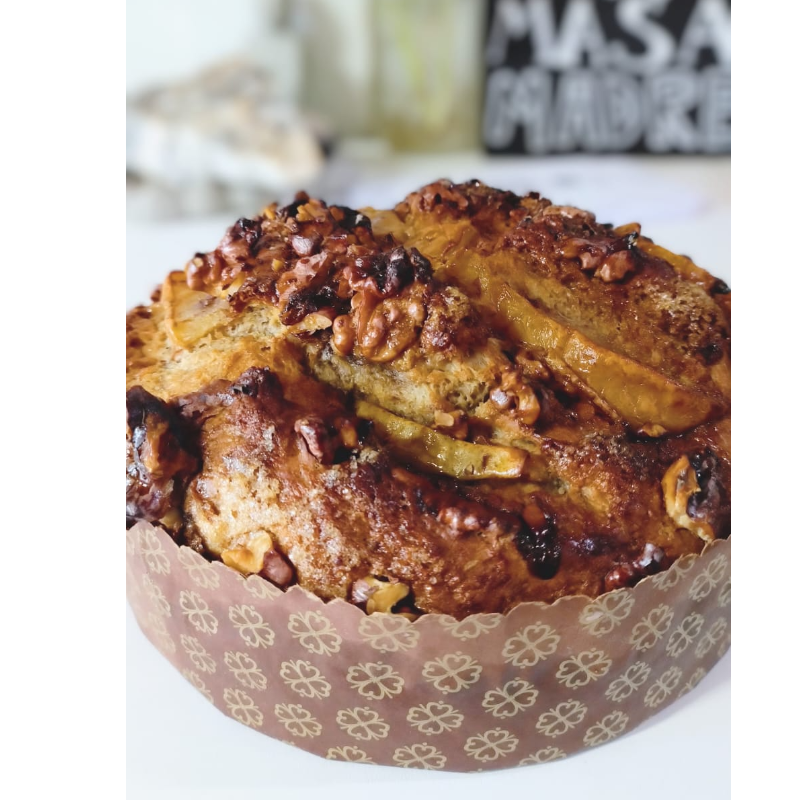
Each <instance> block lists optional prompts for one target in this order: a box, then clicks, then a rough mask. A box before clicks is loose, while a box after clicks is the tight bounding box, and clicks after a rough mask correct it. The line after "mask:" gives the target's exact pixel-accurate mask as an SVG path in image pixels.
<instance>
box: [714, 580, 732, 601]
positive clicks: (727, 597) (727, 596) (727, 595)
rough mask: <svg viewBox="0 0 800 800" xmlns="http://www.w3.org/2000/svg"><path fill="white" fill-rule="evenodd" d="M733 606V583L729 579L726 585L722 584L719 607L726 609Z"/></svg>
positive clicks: (718, 597) (718, 599)
mask: <svg viewBox="0 0 800 800" xmlns="http://www.w3.org/2000/svg"><path fill="white" fill-rule="evenodd" d="M730 604H731V581H730V578H728V580H727V581H725V583H723V584H722V588H721V589H720V590H719V594H718V595H717V605H718V606H719V607H720V608H725V607H726V606H729V605H730Z"/></svg>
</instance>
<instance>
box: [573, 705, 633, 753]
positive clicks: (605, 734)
mask: <svg viewBox="0 0 800 800" xmlns="http://www.w3.org/2000/svg"><path fill="white" fill-rule="evenodd" d="M628 722H629V717H628V715H627V714H623V713H622V712H621V711H612V712H611V713H610V714H607V715H606V716H605V717H603V719H601V720H600V722H596V723H595V724H594V725H592V726H590V727H589V728H588V730H587V731H586V733H585V734H584V737H583V743H584V744H585V745H587V746H588V747H597V746H598V745H601V744H605V743H606V742H610V741H611V740H612V739H614V738H615V737H617V736H619V735H620V734H621V733H622V732H623V731H624V730H625V728H626V727H627V725H628Z"/></svg>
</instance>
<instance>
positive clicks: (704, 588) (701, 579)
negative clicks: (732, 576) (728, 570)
mask: <svg viewBox="0 0 800 800" xmlns="http://www.w3.org/2000/svg"><path fill="white" fill-rule="evenodd" d="M725 563H726V560H725V556H717V557H716V558H715V559H713V560H712V561H711V563H710V564H709V565H708V566H707V567H706V568H705V569H704V570H703V571H702V572H701V573H700V574H699V575H698V576H697V577H696V578H695V579H694V581H693V582H692V585H691V587H690V588H689V596H690V597H691V598H692V600H703V599H704V598H706V597H708V595H710V594H711V592H713V591H714V589H716V588H717V586H719V584H720V583H722V579H723V578H724V577H725Z"/></svg>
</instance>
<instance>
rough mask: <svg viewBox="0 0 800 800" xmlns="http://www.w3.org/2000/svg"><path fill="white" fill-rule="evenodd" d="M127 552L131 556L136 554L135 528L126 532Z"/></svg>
mask: <svg viewBox="0 0 800 800" xmlns="http://www.w3.org/2000/svg"><path fill="white" fill-rule="evenodd" d="M125 552H126V553H127V554H128V555H129V556H133V555H136V531H135V530H133V529H131V530H129V531H126V532H125Z"/></svg>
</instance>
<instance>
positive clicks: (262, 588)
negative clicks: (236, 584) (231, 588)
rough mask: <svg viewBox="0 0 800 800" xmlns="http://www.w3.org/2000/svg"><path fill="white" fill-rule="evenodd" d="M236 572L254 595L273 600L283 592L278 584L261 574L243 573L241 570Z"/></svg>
mask: <svg viewBox="0 0 800 800" xmlns="http://www.w3.org/2000/svg"><path fill="white" fill-rule="evenodd" d="M234 574H235V575H236V577H237V579H238V580H240V581H241V582H242V584H243V586H244V588H245V589H246V590H247V591H248V592H250V594H252V595H253V596H254V597H260V598H261V599H262V600H273V599H274V598H276V597H278V596H280V595H281V594H282V592H281V590H280V589H279V588H278V587H277V586H275V585H274V584H272V583H270V582H269V581H268V580H266V579H265V578H262V577H261V576H260V575H242V574H241V573H239V572H236V573H234Z"/></svg>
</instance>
